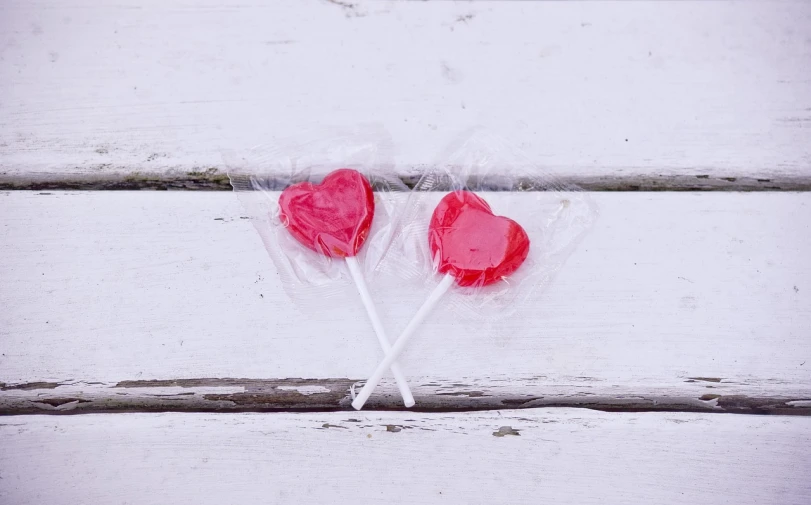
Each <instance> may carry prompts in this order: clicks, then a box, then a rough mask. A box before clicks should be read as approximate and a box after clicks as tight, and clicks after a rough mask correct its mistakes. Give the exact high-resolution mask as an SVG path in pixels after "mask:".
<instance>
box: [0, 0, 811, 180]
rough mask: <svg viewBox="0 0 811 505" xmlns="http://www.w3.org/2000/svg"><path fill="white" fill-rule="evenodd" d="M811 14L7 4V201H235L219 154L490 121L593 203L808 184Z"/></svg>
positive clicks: (702, 5)
mask: <svg viewBox="0 0 811 505" xmlns="http://www.w3.org/2000/svg"><path fill="white" fill-rule="evenodd" d="M809 24H811V4H809V3H808V2H805V1H802V0H795V1H781V2H757V1H753V2H744V3H740V2H735V1H725V0H722V1H714V2H704V1H684V2H644V3H628V2H624V1H605V2H598V3H593V2H497V1H478V2H473V3H456V2H441V1H439V2H393V1H360V0H359V1H353V2H328V1H315V0H312V1H308V2H268V3H266V4H262V5H259V4H246V3H244V2H238V1H236V0H233V1H230V0H229V1H222V2H217V5H216V6H215V5H200V4H198V3H196V2H190V1H187V0H171V1H157V0H154V1H151V0H150V1H139V2H126V1H125V2H120V1H117V2H106V1H102V2H93V3H91V4H87V3H84V4H82V3H76V2H69V1H68V2H66V1H61V0H45V1H40V2H28V1H17V0H15V1H7V2H3V3H2V5H0V97H2V100H0V188H28V189H45V188H63V189H67V188H95V189H99V188H119V189H120V188H130V189H134V188H142V187H163V188H183V189H212V188H219V189H223V188H227V181H226V179H225V176H224V170H223V162H222V156H221V151H222V150H223V149H234V150H237V151H239V150H240V149H244V148H247V147H251V146H254V145H256V144H257V143H270V142H273V141H274V140H275V139H277V138H278V137H280V136H284V135H287V134H289V133H290V132H295V131H300V130H302V129H305V128H307V127H309V126H311V125H313V124H315V123H318V124H335V125H347V124H358V123H362V122H379V123H382V124H383V126H384V127H385V128H386V129H387V130H389V131H390V133H391V135H392V137H393V138H394V140H395V144H396V145H397V146H398V150H397V152H396V153H394V160H395V161H396V162H397V166H398V167H399V170H400V172H401V173H402V174H403V176H404V177H406V178H407V177H410V176H413V175H414V174H415V173H418V172H420V170H421V167H422V166H424V165H425V164H430V163H433V162H434V161H435V159H436V155H437V153H438V152H439V151H440V150H442V149H443V148H444V147H445V145H446V144H447V143H448V142H449V140H451V139H453V138H455V137H456V136H457V135H458V133H459V132H460V131H461V130H463V129H466V128H469V127H470V126H472V125H485V126H487V127H488V128H489V129H490V130H492V131H494V132H496V133H499V134H501V135H503V136H505V137H507V138H509V139H510V140H511V141H512V142H514V143H515V144H516V145H517V146H519V147H520V148H521V149H523V150H525V151H526V153H527V154H528V156H529V158H530V159H532V160H533V161H534V162H536V163H537V164H538V165H539V166H540V167H542V168H543V170H545V171H547V172H556V173H559V174H560V175H562V176H564V177H565V178H568V179H570V180H572V181H574V182H579V183H581V184H584V185H585V186H586V187H587V188H588V189H595V190H596V189H623V190H633V189H636V188H641V189H654V190H655V189H663V188H673V189H696V188H698V189H734V190H752V189H775V188H776V189H795V190H798V189H809V187H811V148H810V147H809V146H811V129H809V128H808V126H809V122H811V86H809V82H811V38H809V36H808V32H807V26H808V25H809Z"/></svg>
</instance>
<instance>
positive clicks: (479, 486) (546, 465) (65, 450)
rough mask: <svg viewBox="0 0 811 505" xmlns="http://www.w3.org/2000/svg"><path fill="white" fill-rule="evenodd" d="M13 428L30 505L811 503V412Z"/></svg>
mask: <svg viewBox="0 0 811 505" xmlns="http://www.w3.org/2000/svg"><path fill="white" fill-rule="evenodd" d="M0 438H2V440H3V450H2V451H0V477H2V479H0V501H2V502H3V503H14V504H17V505H26V504H41V503H49V504H53V505H61V504H66V505H67V504H71V505H73V504H77V503H128V504H131V505H146V504H165V503H175V504H185V503H189V504H194V505H206V504H221V503H244V504H251V503H279V504H288V503H335V504H343V503H381V502H386V503H408V504H422V503H470V504H491V503H511V504H525V503H526V504H537V503H559V504H578V505H585V504H604V503H657V504H663V505H665V504H683V503H691V504H697V505H714V504H718V505H720V504H728V503H735V504H741V505H743V504H763V503H781V504H786V505H791V504H796V505H805V504H807V503H808V502H809V501H810V500H811V480H809V479H808V475H809V473H811V462H810V461H809V459H808V452H809V450H811V419H808V418H796V417H795V418H792V417H770V418H763V417H757V416H711V415H706V414H687V413H670V414H659V413H643V414H630V413H626V414H617V413H614V414H606V413H599V412H588V411H582V410H580V411H579V410H570V409H556V410H548V409H532V410H526V411H521V412H515V413H498V412H489V413H457V414H431V415H428V414H419V413H409V412H403V413H384V414H378V413H373V414H368V413H354V414H350V413H320V414H272V415H260V414H235V415H234V414H216V415H212V414H147V415H144V414H133V415H105V416H73V417H60V418H54V417H43V416H32V417H25V416H21V417H13V418H4V419H0ZM366 479H368V481H367V480H366ZM366 482H368V485H367V484H366Z"/></svg>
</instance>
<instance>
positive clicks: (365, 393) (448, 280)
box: [352, 274, 454, 410]
mask: <svg viewBox="0 0 811 505" xmlns="http://www.w3.org/2000/svg"><path fill="white" fill-rule="evenodd" d="M453 281H454V277H453V276H451V275H450V274H446V275H445V277H443V278H442V281H441V282H440V283H439V284H437V286H436V287H435V288H434V290H433V291H432V292H431V294H430V295H428V298H427V299H426V300H425V302H424V303H423V304H422V307H420V310H418V311H417V313H416V314H414V317H412V318H411V321H409V323H408V326H406V329H405V330H403V333H401V334H400V337H399V338H398V339H397V342H395V343H394V345H393V346H391V349H390V350H389V351H387V352H386V357H385V358H383V361H381V362H380V364H379V365H377V368H375V371H374V372H373V373H372V376H371V377H369V379H368V380H367V381H366V384H365V385H364V386H363V388H362V389H361V390H360V393H359V394H358V396H357V397H356V398H355V399H354V400H353V401H352V407H354V408H355V410H360V409H362V408H363V405H364V404H365V403H366V400H368V399H369V397H370V396H371V395H372V391H374V389H375V387H377V384H378V383H379V382H380V379H382V378H383V374H384V373H386V370H387V369H388V368H389V367H390V366H391V365H392V363H394V360H396V359H397V356H399V355H400V353H401V352H403V349H405V346H406V344H407V343H408V339H409V338H411V335H413V334H414V332H415V331H416V329H417V327H418V326H419V325H420V324H422V322H423V321H424V320H425V318H426V317H428V314H430V313H431V311H432V310H433V309H434V307H436V304H437V303H438V302H439V300H440V299H441V298H442V295H444V294H445V293H446V292H447V291H448V288H450V287H451V285H452V284H453Z"/></svg>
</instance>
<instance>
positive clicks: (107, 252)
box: [0, 191, 811, 413]
mask: <svg viewBox="0 0 811 505" xmlns="http://www.w3.org/2000/svg"><path fill="white" fill-rule="evenodd" d="M524 195H525V194H524ZM592 197H593V201H594V202H595V204H596V205H597V206H598V207H599V211H600V217H599V218H598V220H597V222H596V224H595V226H594V228H593V230H592V231H591V232H589V233H588V234H587V235H586V236H585V237H584V239H583V241H582V243H581V244H580V245H579V247H578V248H577V249H576V250H575V251H574V253H573V254H572V255H571V257H570V258H569V259H568V261H567V262H566V263H565V264H564V266H563V268H562V269H561V270H560V272H559V273H558V274H557V276H556V277H555V278H554V280H553V282H552V283H551V285H549V287H548V288H547V289H545V290H543V291H542V292H539V293H536V295H533V298H531V299H530V300H529V301H528V302H527V303H526V305H523V306H522V307H523V308H522V309H521V312H520V314H519V315H518V316H517V317H514V318H510V319H507V320H503V321H500V322H496V323H493V324H489V325H484V326H480V325H477V324H471V323H469V322H467V321H466V320H464V319H460V318H459V317H458V316H443V314H449V313H447V312H443V310H444V309H441V310H440V312H438V313H437V314H435V315H434V316H433V317H432V318H431V319H429V321H428V322H427V323H426V325H425V326H424V327H423V329H422V331H421V332H420V334H419V335H417V336H416V337H415V339H414V340H413V341H412V342H411V343H410V344H409V347H408V348H407V350H406V352H405V354H404V355H403V357H402V361H401V364H402V366H403V368H404V370H405V373H406V375H407V376H409V377H411V378H412V386H413V387H414V389H415V394H417V396H418V401H419V402H420V403H419V404H418V408H424V409H435V410H436V409H438V410H447V409H476V408H509V407H524V408H525V407H533V406H540V405H580V406H589V407H594V408H604V409H623V408H628V409H634V408H645V409H655V408H667V409H687V410H708V411H732V412H741V411H743V412H785V413H787V412H808V411H809V400H811V339H809V328H811V266H810V265H809V263H808V261H807V258H808V257H809V252H811V233H809V229H808V227H809V224H808V223H811V195H809V194H807V193H742V194H736V193H598V194H593V195H592ZM493 198H494V199H495V200H494V201H496V200H497V199H498V198H508V199H518V200H517V201H520V199H521V198H526V196H522V194H515V193H514V194H501V195H500V196H496V195H493ZM515 208H516V209H517V212H518V213H520V212H521V211H520V209H521V206H520V205H518V206H517V207H515ZM0 209H2V212H0V230H2V240H0V257H1V258H2V261H0V279H2V282H0V307H2V310H0V382H2V383H3V384H2V391H0V409H2V410H3V411H4V412H7V413H8V412H63V411H83V410H85V411H92V410H139V409H147V410H184V409H188V410H201V409H202V410H222V409H237V410H238V409H246V410H266V409H295V408H303V409H307V408H310V409H319V410H324V409H339V408H347V407H346V405H347V403H348V398H349V396H348V395H349V388H350V386H351V385H353V384H357V383H358V381H361V380H362V379H364V378H366V377H367V376H368V375H369V373H370V372H371V371H372V370H373V368H374V366H375V365H376V363H377V361H378V360H379V359H380V350H379V348H378V346H377V343H376V342H375V339H374V337H373V335H372V332H371V328H370V327H369V323H368V322H367V319H366V317H365V313H364V311H363V308H362V306H361V304H360V302H359V301H358V300H357V298H356V297H355V296H346V297H343V298H338V299H336V298H329V299H323V300H318V299H314V300H311V301H310V302H309V303H308V304H307V305H303V306H299V305H297V304H294V303H293V302H292V301H290V299H289V298H288V297H287V295H286V294H285V293H284V291H283V290H282V287H281V285H280V282H279V279H278V277H277V274H276V271H275V267H274V265H273V264H272V262H271V261H270V259H269V258H268V256H267V252H266V251H265V249H264V246H263V244H262V242H261V240H260V239H259V236H258V234H257V232H256V230H255V229H254V228H253V226H252V225H251V223H250V220H248V219H242V218H243V217H247V216H245V214H244V211H243V210H242V208H241V207H240V204H239V202H238V200H237V198H236V197H235V196H234V195H233V194H224V193H166V192H78V193H65V192H44V193H35V192H25V191H17V192H6V193H5V194H0ZM371 288H372V291H373V294H374V295H375V296H376V298H377V300H378V302H379V303H378V308H379V310H380V312H381V315H382V317H383V320H384V321H385V324H386V327H387V329H388V331H389V332H390V333H391V334H392V336H394V335H396V334H397V332H398V331H399V330H400V329H402V328H403V327H404V326H405V324H406V323H407V321H408V319H409V318H410V317H411V315H412V314H413V311H414V310H415V309H416V307H418V306H419V304H420V303H421V300H422V297H423V296H424V291H420V290H418V289H411V288H404V287H403V286H402V285H401V283H400V282H399V281H397V280H394V279H390V278H387V277H381V278H380V279H379V282H377V281H374V282H372V285H371ZM297 379H302V380H300V381H299V380H297ZM151 381H158V382H151ZM392 386H393V385H392V384H391V383H390V382H389V383H387V384H386V385H385V387H384V389H382V390H381V392H380V393H381V394H380V395H378V396H376V397H375V398H374V401H373V402H372V403H371V404H370V406H371V407H375V408H397V407H398V405H399V402H398V401H397V398H396V396H395V394H394V393H395V390H394V389H393V387H392Z"/></svg>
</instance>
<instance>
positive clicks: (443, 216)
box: [352, 191, 529, 410]
mask: <svg viewBox="0 0 811 505" xmlns="http://www.w3.org/2000/svg"><path fill="white" fill-rule="evenodd" d="M428 245H429V247H430V248H431V253H432V254H433V258H434V261H435V262H436V265H435V267H436V268H437V271H439V272H440V273H444V274H445V276H444V277H443V278H442V280H441V281H440V282H439V284H437V286H436V287H435V288H434V290H433V291H432V292H431V294H430V295H428V298H427V299H426V300H425V302H423V304H422V306H421V307H420V309H419V310H418V311H417V313H416V314H414V317H412V318H411V321H409V323H408V326H406V328H405V330H403V332H402V333H401V334H400V337H399V338H398V339H397V341H396V342H395V343H394V345H393V346H391V350H389V351H388V352H386V357H385V358H383V361H381V362H380V364H379V365H378V366H377V368H375V371H374V372H372V375H371V376H370V377H369V378H368V379H367V380H366V384H365V385H364V386H363V388H362V389H361V390H360V393H358V396H357V397H356V398H355V399H354V400H352V407H353V408H355V409H356V410H360V409H362V408H363V405H364V404H365V403H366V400H368V399H369V397H370V396H371V395H372V391H374V389H375V387H377V384H378V383H379V382H380V379H382V378H383V374H384V373H386V370H387V369H388V368H389V367H390V366H391V364H392V363H393V362H394V360H396V359H397V356H399V355H400V353H401V352H403V349H405V346H406V343H407V342H408V340H409V339H410V338H411V336H412V335H413V334H414V332H415V331H416V330H417V327H418V326H419V325H420V324H422V322H423V321H424V320H425V318H426V317H428V314H430V313H431V311H432V310H433V309H434V307H436V304H437V303H438V302H439V300H440V299H441V298H442V297H443V296H444V295H445V293H446V292H447V291H448V289H449V288H450V287H451V285H452V284H453V283H454V282H456V283H457V284H459V285H460V286H466V287H470V286H486V285H488V284H492V283H494V282H496V281H498V280H501V279H503V278H504V277H506V276H507V275H510V274H512V273H513V272H515V271H516V270H517V269H518V267H520V266H521V264H522V263H523V262H524V260H526V259H527V255H528V254H529V237H528V236H527V233H526V232H525V231H524V229H523V228H522V227H521V226H520V225H519V224H518V223H516V222H515V221H513V220H511V219H508V218H506V217H502V216H495V215H493V211H492V210H490V206H489V205H487V202H485V201H484V200H483V199H481V198H480V197H478V196H476V195H475V194H473V193H471V192H469V191H455V192H453V193H450V194H448V195H445V197H444V198H442V200H441V201H440V202H439V205H437V207H436V209H434V214H433V216H432V217H431V223H430V224H429V227H428Z"/></svg>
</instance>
